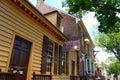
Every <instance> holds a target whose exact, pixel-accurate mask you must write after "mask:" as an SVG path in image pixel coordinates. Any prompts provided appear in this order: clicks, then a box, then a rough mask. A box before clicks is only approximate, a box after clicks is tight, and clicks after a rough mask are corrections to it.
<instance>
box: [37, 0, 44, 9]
mask: <svg viewBox="0 0 120 80" xmlns="http://www.w3.org/2000/svg"><path fill="white" fill-rule="evenodd" d="M44 1H45V0H37V3H36V7H37V8H39V7H40V5H41V4H43V3H44Z"/></svg>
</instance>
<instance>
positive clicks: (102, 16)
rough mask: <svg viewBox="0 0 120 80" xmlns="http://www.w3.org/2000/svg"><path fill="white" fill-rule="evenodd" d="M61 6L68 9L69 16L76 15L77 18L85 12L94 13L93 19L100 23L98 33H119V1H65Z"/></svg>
mask: <svg viewBox="0 0 120 80" xmlns="http://www.w3.org/2000/svg"><path fill="white" fill-rule="evenodd" d="M63 6H64V7H68V8H69V13H70V14H77V15H79V17H81V16H83V14H84V13H86V12H91V11H92V12H95V17H96V18H97V20H98V21H99V22H100V25H99V26H98V30H99V31H100V32H104V33H111V32H119V28H120V18H119V16H118V14H119V13H120V0H65V2H63Z"/></svg>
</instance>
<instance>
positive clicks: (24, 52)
mask: <svg viewBox="0 0 120 80" xmlns="http://www.w3.org/2000/svg"><path fill="white" fill-rule="evenodd" d="M30 48H31V42H29V41H27V40H25V39H23V38H20V37H17V36H16V37H15V40H14V45H13V50H12V54H11V59H10V64H9V72H13V73H18V74H19V76H18V79H19V80H26V75H27V68H28V61H29V55H30Z"/></svg>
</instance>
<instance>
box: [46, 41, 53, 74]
mask: <svg viewBox="0 0 120 80" xmlns="http://www.w3.org/2000/svg"><path fill="white" fill-rule="evenodd" d="M53 47H54V44H53V42H52V41H50V40H49V43H48V53H47V72H51V70H52V69H51V68H52V59H53Z"/></svg>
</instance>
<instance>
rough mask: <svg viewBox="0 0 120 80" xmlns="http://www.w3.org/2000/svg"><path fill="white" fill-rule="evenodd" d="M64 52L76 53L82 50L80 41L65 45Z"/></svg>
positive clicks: (69, 42) (68, 42)
mask: <svg viewBox="0 0 120 80" xmlns="http://www.w3.org/2000/svg"><path fill="white" fill-rule="evenodd" d="M63 50H64V51H76V50H80V40H75V41H67V42H64V44H63Z"/></svg>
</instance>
